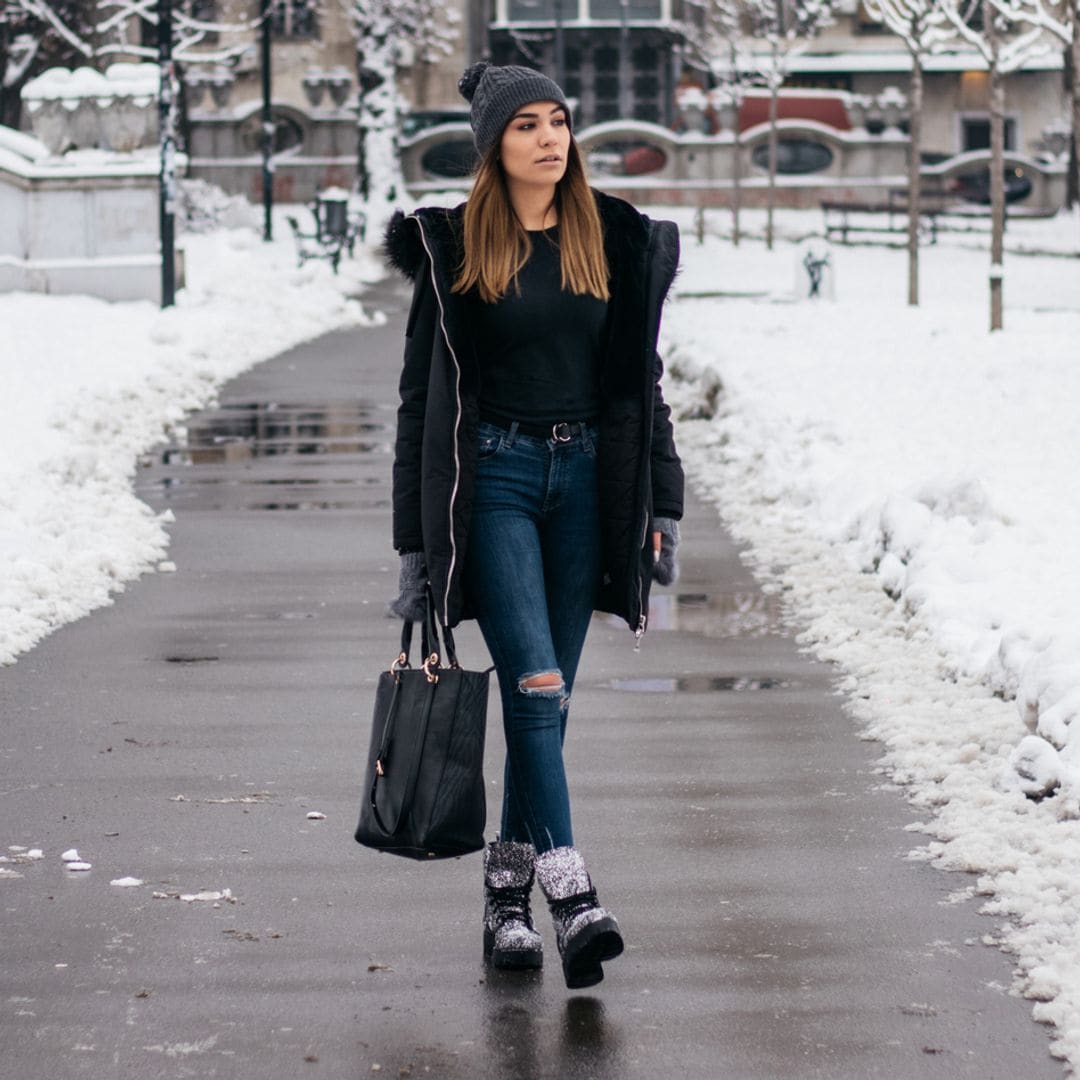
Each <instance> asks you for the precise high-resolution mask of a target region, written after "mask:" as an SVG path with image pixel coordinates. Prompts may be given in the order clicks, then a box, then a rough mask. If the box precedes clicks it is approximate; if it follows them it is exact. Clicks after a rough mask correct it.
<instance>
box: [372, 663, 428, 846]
mask: <svg viewBox="0 0 1080 1080" xmlns="http://www.w3.org/2000/svg"><path fill="white" fill-rule="evenodd" d="M425 670H426V669H425ZM438 681H439V678H438V676H437V675H436V676H435V677H434V678H432V677H431V675H430V674H429V675H428V684H427V685H428V691H427V697H426V699H425V701H424V711H423V713H422V714H421V719H420V725H419V727H418V728H417V731H416V738H415V740H414V746H413V749H412V753H411V755H410V757H411V761H412V766H411V768H410V770H409V779H408V781H407V782H406V784H405V794H404V796H403V798H402V800H401V805H400V806H399V807H398V812H397V818H396V819H395V820H394V823H393V825H390V826H387V825H386V824H385V823H384V822H383V819H382V815H381V814H380V813H379V807H378V803H377V802H376V795H377V793H378V790H379V781H380V780H381V779H382V778H383V777H384V776H385V775H386V765H387V761H388V757H389V751H390V742H391V738H392V736H393V731H394V720H395V719H396V718H397V710H398V702H399V701H400V699H401V673H400V672H397V671H395V672H394V696H393V698H392V699H391V701H390V709H389V711H388V713H387V716H386V723H385V724H384V725H383V734H382V741H381V743H380V744H379V752H378V755H377V756H376V758H375V775H374V776H373V777H372V778H371V792H370V794H369V796H368V799H369V801H370V803H371V816H372V817H373V818H374V819H375V824H376V825H378V827H379V829H380V830H381V832H382V834H383V835H384V836H387V837H392V836H393V835H394V834H395V833H396V832H397V831H398V829H399V828H400V827H401V819H402V817H404V816H405V813H406V810H407V808H409V807H411V806H412V802H413V796H414V795H415V794H416V782H417V780H418V779H419V777H420V761H421V758H422V757H423V753H422V751H423V748H424V742H425V740H426V739H427V729H428V721H429V720H430V719H431V707H432V705H433V704H434V702H435V687H436V685H437V684H438Z"/></svg>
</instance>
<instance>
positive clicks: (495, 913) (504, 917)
mask: <svg viewBox="0 0 1080 1080" xmlns="http://www.w3.org/2000/svg"><path fill="white" fill-rule="evenodd" d="M488 908H489V913H490V919H491V925H492V927H493V928H498V927H500V926H505V925H506V924H507V923H522V924H524V925H525V926H527V927H528V928H529V929H530V930H532V929H533V922H532V912H531V910H530V908H529V891H528V889H526V888H522V887H521V886H517V885H510V886H507V887H506V888H502V889H493V888H491V887H489V888H488Z"/></svg>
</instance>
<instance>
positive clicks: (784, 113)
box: [739, 91, 851, 131]
mask: <svg viewBox="0 0 1080 1080" xmlns="http://www.w3.org/2000/svg"><path fill="white" fill-rule="evenodd" d="M777 116H778V118H779V119H780V120H816V121H817V122H818V123H819V124H826V125H827V126H828V127H832V128H836V129H838V130H839V131H850V130H851V124H850V122H849V121H848V115H847V109H846V108H845V106H844V101H843V99H842V98H841V97H840V96H839V95H837V96H836V97H831V96H830V97H822V96H819V95H817V94H813V95H807V96H806V97H801V96H799V95H798V94H793V93H791V92H790V91H788V92H783V91H782V92H781V94H780V100H779V101H778V102H777ZM768 122H769V97H768V95H767V94H762V95H758V94H754V95H753V96H752V97H751V96H747V97H745V98H744V99H743V103H742V108H740V109H739V131H745V130H746V129H747V128H751V127H754V126H755V125H757V124H767V123H768Z"/></svg>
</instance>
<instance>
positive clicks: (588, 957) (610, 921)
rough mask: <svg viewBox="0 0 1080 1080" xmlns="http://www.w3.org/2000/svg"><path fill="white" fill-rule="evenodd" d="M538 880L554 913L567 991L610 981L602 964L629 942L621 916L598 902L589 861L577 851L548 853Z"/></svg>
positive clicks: (539, 867)
mask: <svg viewBox="0 0 1080 1080" xmlns="http://www.w3.org/2000/svg"><path fill="white" fill-rule="evenodd" d="M536 880H537V881H538V882H539V883H540V888H541V889H543V891H544V895H545V896H546V897H547V901H548V906H549V907H550V908H551V917H552V919H553V920H554V922H555V939H556V941H557V942H558V945H559V955H560V956H561V957H562V965H563V976H564V978H565V979H566V985H567V987H568V988H569V989H571V990H580V989H581V988H582V987H585V986H595V985H596V983H598V982H600V980H601V979H603V977H604V969H603V968H602V967H601V966H600V965H601V964H602V963H603V961H605V960H614V959H615V957H616V956H618V955H619V953H621V952H622V951H623V940H622V935H621V934H620V933H619V924H618V923H617V922H616V921H615V916H614V915H612V914H611V912H609V911H605V910H604V909H603V908H602V907H601V906H600V904H599V902H598V901H597V899H596V890H595V889H594V888H593V884H592V881H591V880H590V879H589V875H588V873H587V872H586V870H585V860H584V859H582V857H581V853H580V852H579V851H578V850H577V848H572V847H559V848H554V849H553V850H551V851H545V852H544V853H543V854H542V855H539V856H537V859H536Z"/></svg>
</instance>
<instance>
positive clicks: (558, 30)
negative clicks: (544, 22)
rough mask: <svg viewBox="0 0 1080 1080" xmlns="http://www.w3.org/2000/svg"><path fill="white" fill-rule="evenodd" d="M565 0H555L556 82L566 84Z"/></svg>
mask: <svg viewBox="0 0 1080 1080" xmlns="http://www.w3.org/2000/svg"><path fill="white" fill-rule="evenodd" d="M562 6H563V0H555V81H556V82H557V83H558V84H559V85H560V86H563V85H564V84H565V83H566V38H565V35H564V34H563V17H562Z"/></svg>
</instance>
